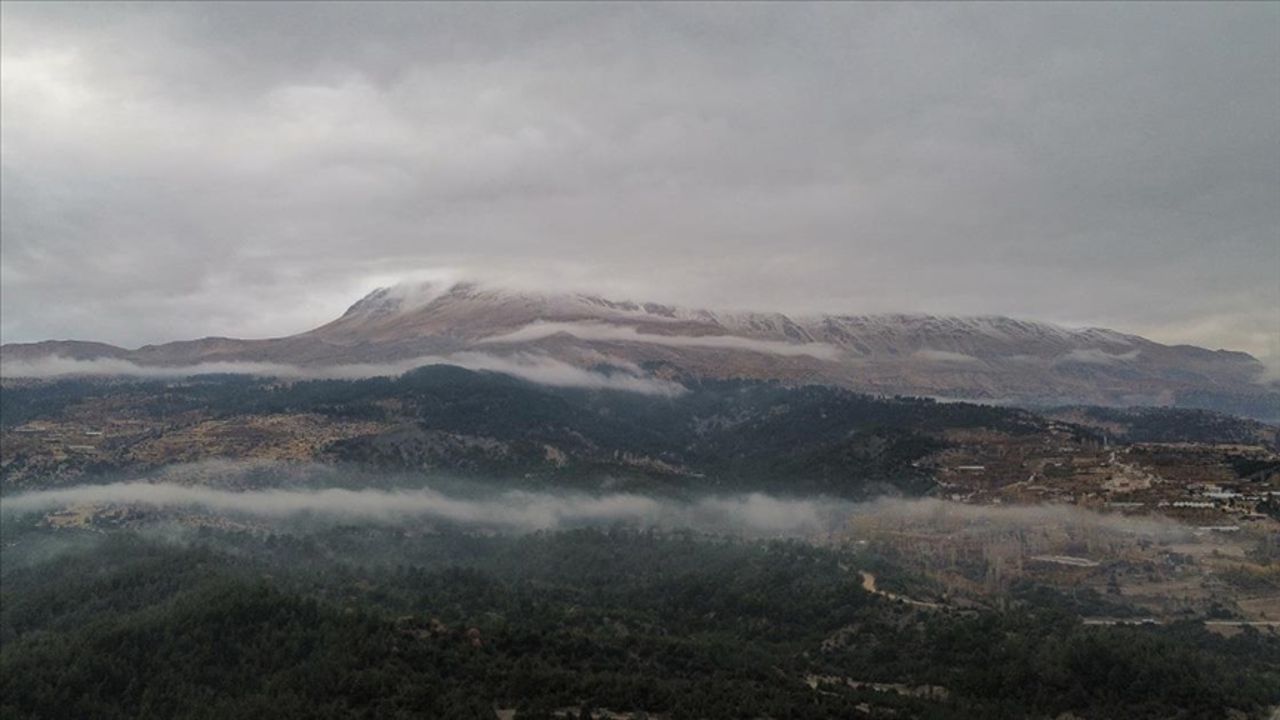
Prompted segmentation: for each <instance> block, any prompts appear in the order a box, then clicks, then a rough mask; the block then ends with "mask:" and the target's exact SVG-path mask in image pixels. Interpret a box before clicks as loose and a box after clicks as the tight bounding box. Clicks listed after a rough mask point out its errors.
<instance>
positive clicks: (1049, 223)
mask: <svg viewBox="0 0 1280 720" xmlns="http://www.w3.org/2000/svg"><path fill="white" fill-rule="evenodd" d="M0 8H2V9H0V13H2V14H3V17H2V18H0V28H2V33H3V38H2V43H0V52H2V53H3V57H2V58H0V71H2V73H3V83H2V85H3V98H2V102H0V112H2V124H3V127H2V130H3V133H2V139H3V149H2V153H0V155H2V159H3V175H2V178H0V180H2V183H0V200H2V202H3V207H2V208H0V210H2V212H0V223H2V227H0V240H2V242H0V248H2V249H0V254H2V256H0V301H2V303H3V304H2V305H0V308H2V311H0V320H2V323H0V332H2V334H3V339H4V341H6V342H16V341H30V340H39V339H45V338H78V339H95V340H104V341H109V342H114V343H118V344H124V345H129V346H133V345H138V344H142V343H149V342H159V341H164V340H171V339H178V338H190V337H197V336H204V335H231V336H243V337H263V336H270V335H279V334H288V333H292V332H298V331H302V330H305V329H308V328H310V327H312V326H314V325H316V324H319V323H321V322H324V321H326V320H328V319H331V318H332V317H333V316H335V315H337V314H338V313H340V312H341V311H342V310H343V309H344V308H345V307H346V306H347V305H349V304H350V303H351V302H353V301H354V300H356V299H357V298H358V297H359V296H360V295H361V294H363V293H364V292H366V291H368V290H370V289H372V288H373V287H375V286H377V285H379V284H385V283H387V282H390V281H393V280H394V279H396V278H401V277H434V276H436V275H440V274H451V275H455V276H457V275H479V276H482V277H498V278H508V279H512V280H513V281H518V282H521V283H525V284H530V283H532V284H546V285H551V286H554V287H561V288H581V289H585V290H592V291H600V292H605V293H608V294H609V295H611V296H615V297H620V298H621V297H628V298H632V299H639V300H649V299H652V300H659V301H667V302H676V303H683V304H693V305H707V306H714V307H728V308H742V309H759V310H770V309H779V310H784V311H793V312H807V311H834V312H842V313H865V312H882V311H908V312H914V311H923V312H933V313H956V314H977V313H982V314H986V313H997V314H1010V315H1015V316H1020V317H1030V318H1038V319H1045V320H1052V321H1058V322H1064V323H1068V324H1088V325H1100V326H1107V327H1113V328H1116V329H1119V330H1124V331H1130V332H1138V333H1143V334H1147V335H1149V336H1151V337H1153V338H1155V339H1157V340H1162V341H1166V342H1192V343H1196V344H1202V345H1207V346H1210V347H1231V348H1238V349H1245V350H1249V351H1251V352H1254V353H1255V354H1259V355H1266V354H1270V355H1272V359H1274V358H1277V357H1280V4H1276V3H1250V4H1240V5H1228V4H1225V3H1212V4H1206V5H1193V4H1166V5H1139V4H1125V5H1103V4H1100V3H1091V4H1083V5H1062V4H1055V5H1045V4H1026V5H1011V4H992V5H975V6H956V5H950V4H930V5H903V4H889V5H869V4H834V5H798V4H785V5H766V4H743V5H730V4H712V5H702V6H698V5H688V4H652V5H623V4H617V3H604V4H595V5H552V4H537V5H516V4H510V3H499V4H491V5H458V6H449V5H441V4H421V5H416V4H407V3H405V4H394V5H375V4H371V3H360V4H352V5H342V4H338V3H323V4H316V5H304V4H300V3H288V4H281V5H266V4H245V5H239V4H233V3H229V2H221V3H213V4H207V5H202V4H197V3H171V4H154V5H108V4H105V3H93V4H88V5H76V4H71V3H46V4H23V3H17V2H5V3H3V5H2V6H0Z"/></svg>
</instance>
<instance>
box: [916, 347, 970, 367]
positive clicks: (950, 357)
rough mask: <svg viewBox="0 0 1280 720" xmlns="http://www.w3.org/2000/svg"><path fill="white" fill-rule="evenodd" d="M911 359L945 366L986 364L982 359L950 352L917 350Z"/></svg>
mask: <svg viewBox="0 0 1280 720" xmlns="http://www.w3.org/2000/svg"><path fill="white" fill-rule="evenodd" d="M911 357H912V358H915V359H916V360H924V361H925V362H931V363H938V364H943V365H982V364H984V363H983V362H982V360H981V359H980V358H976V357H974V356H972V355H966V354H964V353H958V352H950V351H947V350H928V349H924V350H917V351H915V352H913V353H911Z"/></svg>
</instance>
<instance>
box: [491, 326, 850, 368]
mask: <svg viewBox="0 0 1280 720" xmlns="http://www.w3.org/2000/svg"><path fill="white" fill-rule="evenodd" d="M555 335H569V336H572V337H575V338H578V339H579V340H597V341H601V342H627V343H648V344H650V345H667V346H670V347H682V348H708V349H719V350H745V351H748V352H757V353H763V354H766V355H782V356H797V355H807V356H809V357H814V358H818V359H819V360H837V359H839V358H840V354H841V353H840V349H839V348H837V347H835V346H834V345H828V344H827V343H814V342H810V343H789V342H782V341H778V340H760V339H756V338H747V337H741V336H738V335H662V334H658V333H642V332H640V331H639V330H638V329H636V328H634V327H630V326H617V325H604V324H601V323H592V322H542V321H536V322H532V323H529V324H528V325H525V326H524V327H522V328H519V329H517V330H513V331H512V332H509V333H504V334H502V335H494V336H491V337H488V338H485V339H484V340H482V341H481V342H484V343H490V344H499V343H520V342H531V341H534V340H543V339H546V338H549V337H553V336H555Z"/></svg>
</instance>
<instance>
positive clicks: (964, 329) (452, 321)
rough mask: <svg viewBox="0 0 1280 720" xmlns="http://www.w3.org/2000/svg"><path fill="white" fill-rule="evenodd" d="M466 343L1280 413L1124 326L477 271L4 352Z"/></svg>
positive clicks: (1220, 363) (808, 377)
mask: <svg viewBox="0 0 1280 720" xmlns="http://www.w3.org/2000/svg"><path fill="white" fill-rule="evenodd" d="M463 355H465V356H467V357H470V358H475V357H477V356H485V357H491V358H504V357H506V358H509V357H513V356H517V357H523V358H528V357H545V358H548V359H553V360H555V361H557V362H560V363H564V364H568V365H573V366H577V367H580V368H598V367H601V366H611V367H614V368H622V369H626V371H627V372H630V373H635V374H646V375H648V374H651V375H656V376H659V377H662V378H663V379H665V380H680V379H688V378H735V377H737V378H772V379H777V380H780V381H783V382H789V383H826V384H835V385H841V386H845V387H850V388H854V389H858V390H864V391H868V392H875V393H883V394H912V395H929V396H937V397H940V398H955V399H971V400H985V401H991V402H1009V403H1018V404H1069V403H1088V404H1181V405H1192V406H1202V407H1211V408H1217V409H1225V410H1229V411H1236V412H1240V413H1241V414H1250V415H1255V416H1264V417H1270V416H1272V414H1273V412H1274V414H1275V415H1280V411H1275V408H1276V407H1277V406H1280V400H1278V399H1277V398H1280V393H1277V391H1276V388H1275V387H1274V386H1265V385H1263V384H1261V378H1262V377H1263V368H1262V365H1261V363H1259V362H1258V361H1257V360H1256V359H1255V358H1253V357H1251V356H1250V355H1248V354H1245V353H1241V352H1231V351H1226V350H1206V349H1203V348H1198V347H1192V346H1185V345H1181V346H1168V345H1162V344H1160V343H1156V342H1153V341H1151V340H1147V339H1145V338H1142V337H1138V336H1135V335H1126V334H1124V333H1119V332H1115V331H1112V330H1105V329H1099V328H1065V327H1061V326H1057V325H1052V324H1048V323H1041V322H1030V321H1025V320H1016V319H1012V318H1007V317H998V316H983V317H938V316H930V315H817V316H808V317H800V316H797V317H789V316H787V315H783V314H780V313H743V312H716V311H711V310H703V309H693V308H681V307H673V306H669V305H661V304H656V303H635V302H627V301H614V300H609V299H606V298H602V297H598V296H594V295H585V294H578V293H570V292H564V293H531V292H520V291H512V290H507V289H503V288H498V287H491V286H484V285H478V284H474V283H460V284H456V285H452V286H444V287H440V286H430V285H403V286H395V287H390V288H381V289H379V290H376V291H374V292H372V293H370V294H369V295H367V296H366V297H364V298H362V299H361V300H359V301H358V302H356V303H355V304H354V305H352V306H351V307H350V309H348V310H347V312H346V313H344V314H343V315H342V316H341V317H339V318H337V319H336V320H334V321H332V322H330V323H328V324H326V325H323V326H321V327H318V328H316V329H314V330H310V331H308V332H304V333H301V334H298V335H293V336H289V337H283V338H276V339H269V340H234V339H228V338H205V339H202V340H194V341H185V342H174V343H166V344H163V345H149V346H145V347H142V348H138V349H136V350H125V349H122V348H117V347H114V346H110V345H104V344H101V343H84V342H45V343H32V344H24V345H17V344H11V345H5V346H3V348H2V349H0V357H2V358H3V360H4V363H5V366H6V367H5V369H4V374H5V375H6V376H9V377H13V376H15V375H23V374H40V373H32V372H29V368H33V367H39V366H40V363H41V362H42V361H43V360H46V359H50V358H62V359H63V360H64V361H65V360H74V361H76V362H77V363H79V364H78V365H77V364H74V363H73V364H71V365H70V366H68V367H69V368H70V369H71V370H72V371H74V370H75V369H76V368H78V367H79V368H81V369H86V370H91V369H94V368H97V369H100V370H101V371H102V372H109V371H110V368H111V367H117V366H118V364H119V363H131V364H133V365H137V366H142V367H166V368H172V367H173V366H183V365H192V364H197V363H202V364H204V365H205V366H206V367H208V368H209V369H223V370H234V369H235V367H234V366H233V365H225V366H224V365H212V366H211V365H210V364H218V363H224V364H225V363H256V364H267V366H276V365H286V366H289V367H298V368H317V367H332V366H351V365H353V364H363V365H369V364H378V363H383V364H385V363H399V364H400V366H404V367H408V366H411V365H412V362H413V361H415V360H416V359H422V360H423V361H424V362H431V361H434V362H440V361H448V359H449V358H453V357H460V356H463ZM95 362H96V363H97V365H91V364H92V363H95ZM111 363H116V364H117V365H112V364H111ZM44 374H46V375H47V374H50V373H44ZM1259 408H1261V409H1259Z"/></svg>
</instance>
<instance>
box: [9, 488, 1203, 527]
mask: <svg viewBox="0 0 1280 720" xmlns="http://www.w3.org/2000/svg"><path fill="white" fill-rule="evenodd" d="M83 505H130V506H138V507H142V508H149V509H155V510H172V511H182V510H203V511H208V512H215V513H227V514H233V515H242V516H249V517H255V518H258V519H272V518H279V519H285V518H310V519H317V520H329V521H334V522H352V521H365V522H375V523H390V524H401V523H413V522H447V523H457V524H462V525H468V526H475V527H482V528H488V529H495V530H500V531H514V532H527V531H533V530H554V529H560V528H567V527H579V526H588V525H611V524H630V525H638V526H643V527H657V528H668V529H693V530H698V531H704V532H714V533H728V534H743V535H782V536H796V537H802V536H804V537H807V536H814V535H818V534H823V533H832V532H837V533H844V532H852V531H854V530H855V528H859V527H863V528H865V527H868V522H869V523H870V524H872V525H875V526H877V527H879V528H882V529H883V528H886V527H892V526H894V525H901V526H903V527H908V526H910V527H925V526H927V527H931V528H935V529H947V530H959V531H963V530H966V529H973V530H980V531H987V530H992V529H1001V528H1006V529H1007V528H1028V529H1033V528H1038V527H1045V526H1048V525H1064V526H1074V527H1080V528H1089V529H1097V530H1103V531H1116V532H1124V533H1138V534H1144V535H1170V534H1177V533H1181V532H1184V531H1185V529H1184V528H1182V526H1180V525H1177V524H1176V523H1173V522H1172V521H1168V520H1163V519H1156V518H1141V519H1138V518H1130V517H1125V516H1120V515H1109V514H1102V513H1095V512H1091V511H1087V510H1081V509H1079V508H1074V507H1068V506H1057V505H1039V506H1016V507H1005V506H1002V507H990V506H976V505H965V504H961V503H953V502H949V501H943V500H935V499H915V500H903V499H890V498H884V499H879V500H874V501H869V502H862V503H858V502H853V501H847V500H839V499H834V498H827V497H809V498H785V497H775V496H770V495H765V494H763V493H746V494H736V495H708V496H703V497H701V498H695V499H692V500H680V499H676V498H670V497H660V496H645V495H639V494H632V493H604V494H593V493H585V492H565V493H556V492H543V491H539V492H533V491H525V490H507V491H499V492H494V491H492V490H489V489H487V488H486V489H481V488H477V489H476V491H475V492H470V493H468V492H450V493H445V492H441V491H439V490H435V489H432V488H419V489H401V490H374V489H362V490H350V489H342V488H325V489H270V490H253V491H239V492H238V491H229V490H220V489H214V488H210V487H202V486H191V485H179V484H174V483H168V482H160V483H148V482H138V481H135V482H122V483H113V484H105V485H81V486H77V487H72V488H64V489H58V490H45V491H38V492H31V493H24V494H19V495H13V496H9V497H5V498H0V513H3V514H4V515H6V516H18V515H24V514H30V513H46V512H51V511H55V510H58V509H61V508H67V507H74V506H83Z"/></svg>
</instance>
